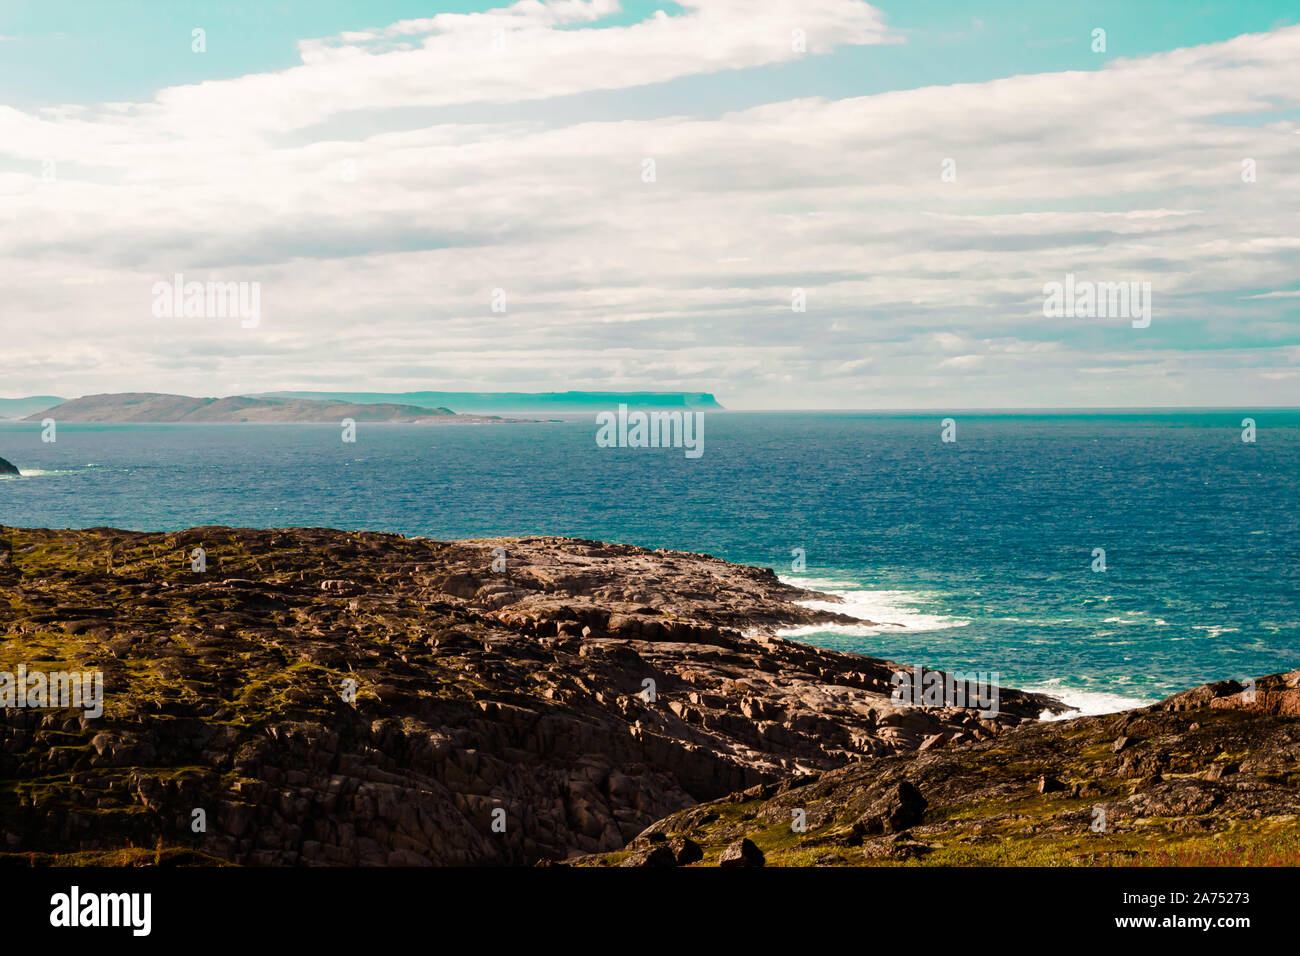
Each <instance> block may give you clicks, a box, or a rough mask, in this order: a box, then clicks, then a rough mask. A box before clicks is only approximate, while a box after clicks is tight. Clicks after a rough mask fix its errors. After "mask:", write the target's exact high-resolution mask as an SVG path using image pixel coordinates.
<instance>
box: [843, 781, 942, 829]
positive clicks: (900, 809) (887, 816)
mask: <svg viewBox="0 0 1300 956" xmlns="http://www.w3.org/2000/svg"><path fill="white" fill-rule="evenodd" d="M926 806H927V803H926V799H925V797H923V796H921V791H920V790H917V789H916V787H915V786H913V785H912V784H911V783H908V782H907V781H906V780H900V781H898V782H897V783H895V784H892V785H891V786H889V787H887V788H886V789H885V790H884V792H883V793H881V794H880V796H878V797H876V799H875V800H873V801H872V802H871V804H870V805H869V806H868V807H867V809H866V810H865V811H864V812H863V813H862V815H861V816H860V817H858V819H857V823H856V824H855V829H857V830H858V831H859V832H861V833H899V832H901V831H903V830H907V829H910V828H911V827H914V826H916V825H917V824H918V823H920V822H921V817H922V816H924V815H925V808H926Z"/></svg>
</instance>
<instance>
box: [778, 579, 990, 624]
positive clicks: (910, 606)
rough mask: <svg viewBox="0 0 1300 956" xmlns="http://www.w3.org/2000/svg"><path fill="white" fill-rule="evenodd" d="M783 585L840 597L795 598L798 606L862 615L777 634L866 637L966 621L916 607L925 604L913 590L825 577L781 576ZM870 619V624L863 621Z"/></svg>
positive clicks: (922, 598) (965, 622) (921, 595)
mask: <svg viewBox="0 0 1300 956" xmlns="http://www.w3.org/2000/svg"><path fill="white" fill-rule="evenodd" d="M781 581H783V582H784V583H785V584H792V585H794V586H795V587H800V588H807V589H809V590H812V591H821V592H822V593H824V594H828V595H833V596H835V597H838V598H840V599H841V600H839V601H833V600H827V601H818V600H812V601H798V602H796V603H798V604H799V606H800V607H806V608H811V609H812V610H815V611H832V612H834V613H837V614H848V615H849V616H850V617H857V618H862V619H863V623H862V624H806V625H802V626H800V627H790V628H784V629H782V630H780V631H778V632H777V636H779V637H801V636H804V635H807V634H827V633H831V634H844V635H848V636H856V637H867V636H871V635H874V634H882V633H887V632H896V631H899V630H905V631H937V630H942V629H943V628H949V627H965V626H966V625H967V624H969V623H970V621H967V620H962V619H961V618H953V617H945V616H943V615H941V614H931V613H927V612H925V611H921V610H918V608H917V605H921V604H924V603H926V596H925V595H924V594H921V593H919V592H915V591H872V590H868V589H865V588H858V587H853V583H854V582H852V581H843V580H837V579H828V578H786V577H783V578H781ZM867 622H873V623H867Z"/></svg>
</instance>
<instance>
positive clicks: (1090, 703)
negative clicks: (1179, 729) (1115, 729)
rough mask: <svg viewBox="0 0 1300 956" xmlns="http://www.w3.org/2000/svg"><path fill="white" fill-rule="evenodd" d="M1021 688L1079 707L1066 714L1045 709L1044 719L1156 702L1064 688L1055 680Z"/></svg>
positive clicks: (1122, 708) (1108, 712)
mask: <svg viewBox="0 0 1300 956" xmlns="http://www.w3.org/2000/svg"><path fill="white" fill-rule="evenodd" d="M1019 689H1020V690H1023V691H1027V692H1029V693H1031V694H1046V695H1047V696H1048V697H1055V698H1056V699H1057V700H1059V701H1060V702H1061V703H1063V704H1066V705H1067V706H1069V707H1074V708H1077V709H1075V710H1067V711H1066V712H1065V713H1064V714H1053V713H1050V712H1048V711H1043V713H1042V715H1041V717H1040V719H1042V720H1072V719H1074V718H1075V717H1091V716H1093V715H1096V714H1118V713H1120V712H1121V711H1125V710H1133V709H1134V708H1135V707H1146V706H1148V705H1150V704H1154V703H1155V700H1142V699H1139V698H1136V697H1125V696H1124V695H1122V694H1110V693H1107V692H1105V691H1097V690H1077V689H1076V688H1073V687H1064V688H1063V687H1059V686H1057V685H1056V682H1055V681H1048V682H1047V683H1045V684H1037V685H1034V684H1029V685H1021V686H1020V688H1019Z"/></svg>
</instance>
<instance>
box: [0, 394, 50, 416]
mask: <svg viewBox="0 0 1300 956" xmlns="http://www.w3.org/2000/svg"><path fill="white" fill-rule="evenodd" d="M63 401H67V399H63V398H59V396H57V395H31V396H29V397H27V398H0V420H3V419H20V418H25V417H27V416H28V415H30V414H32V412H39V411H41V410H42V409H44V408H50V407H52V406H54V405H57V404H59V402H63Z"/></svg>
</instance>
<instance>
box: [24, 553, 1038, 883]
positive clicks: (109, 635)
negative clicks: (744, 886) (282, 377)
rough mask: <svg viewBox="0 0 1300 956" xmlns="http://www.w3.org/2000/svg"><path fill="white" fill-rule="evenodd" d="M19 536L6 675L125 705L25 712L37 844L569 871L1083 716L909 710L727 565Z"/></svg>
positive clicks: (862, 665) (768, 588)
mask: <svg viewBox="0 0 1300 956" xmlns="http://www.w3.org/2000/svg"><path fill="white" fill-rule="evenodd" d="M0 539H3V540H5V541H6V542H7V543H8V545H9V549H8V553H9V555H10V559H9V561H8V562H7V563H6V564H5V565H4V566H3V567H0V597H3V598H4V600H0V627H2V628H3V634H4V635H5V638H4V644H3V648H0V650H2V651H3V655H2V656H0V667H7V668H9V669H11V670H12V669H14V668H15V667H16V666H17V665H18V664H19V663H22V664H25V665H26V666H27V667H28V668H29V669H31V670H36V669H38V668H47V669H51V670H54V669H57V670H73V669H75V670H79V671H100V672H102V673H103V675H104V695H105V701H104V714H103V716H102V717H99V718H91V717H88V716H86V715H85V714H84V713H82V712H80V711H77V710H71V709H63V710H51V709H45V710H37V709H27V708H22V707H7V708H5V721H4V722H3V725H0V774H2V775H3V777H4V779H5V780H6V781H8V783H9V789H7V790H6V792H5V795H4V796H3V797H0V836H2V837H3V841H4V847H3V849H4V850H6V851H8V852H9V853H14V854H22V858H23V859H24V861H26V860H28V859H36V860H38V861H39V860H52V859H54V854H75V855H77V856H76V858H77V859H92V860H96V861H102V860H103V859H105V857H104V855H105V854H108V855H109V857H108V859H110V861H118V860H122V859H133V857H132V856H131V854H133V853H139V852H143V851H133V850H130V849H129V848H131V847H137V848H138V847H148V848H150V850H149V851H148V855H149V856H150V858H152V856H153V855H154V854H155V853H157V854H162V853H184V854H188V856H186V857H185V858H186V859H201V858H211V859H221V860H229V861H234V862H238V863H246V864H262V865H281V864H313V865H316V864H319V865H331V864H334V865H355V864H391V865H426V864H528V863H533V862H536V861H541V860H562V859H564V858H567V857H571V856H577V855H582V854H593V853H601V852H609V851H615V850H619V849H621V848H622V847H624V846H625V844H627V842H628V841H629V840H631V839H632V838H633V837H635V836H636V835H637V834H639V833H641V832H642V831H644V830H646V829H647V828H648V827H651V825H653V824H655V823H656V821H659V820H661V819H662V818H664V817H666V816H668V815H670V814H673V813H674V812H676V811H680V810H682V809H684V808H689V807H692V806H694V805H696V804H697V803H699V802H700V801H710V800H715V799H717V798H720V797H724V796H725V795H727V794H730V793H732V792H734V791H742V790H746V789H747V788H751V789H752V788H753V787H756V786H758V787H763V786H776V785H778V783H780V782H782V781H785V782H788V781H791V780H802V779H805V778H806V777H807V775H809V774H814V775H815V774H817V773H819V772H823V771H827V770H830V769H832V768H836V767H841V766H843V765H844V764H846V763H851V762H853V761H861V760H866V759H869V758H876V759H879V758H882V757H887V756H888V755H891V754H898V753H901V752H906V751H909V750H912V749H914V748H916V747H918V746H920V745H921V744H922V743H925V742H926V741H929V745H928V746H927V749H926V751H925V752H926V753H927V754H929V755H941V754H943V753H945V752H947V751H948V750H950V749H952V748H956V747H960V746H962V745H963V743H974V742H980V741H988V740H990V739H994V738H996V737H997V736H998V735H1001V734H1003V733H1004V732H1005V731H1006V730H1007V729H1008V728H1014V727H1018V726H1020V725H1021V724H1023V723H1027V722H1033V720H1034V718H1036V717H1037V716H1038V715H1039V714H1040V713H1041V712H1042V711H1043V710H1051V709H1055V710H1060V709H1061V705H1060V704H1059V703H1057V702H1055V701H1053V700H1051V699H1050V698H1046V697H1042V696H1040V695H1033V694H1025V693H1020V692H1017V691H1013V690H1009V689H1004V690H1002V692H1001V708H1000V711H999V712H998V714H997V715H996V716H993V717H991V718H990V717H986V716H983V715H981V714H980V713H979V712H977V711H974V710H969V709H965V708H962V707H958V706H939V707H917V708H908V707H904V706H902V705H900V704H898V703H896V702H894V701H892V700H891V699H890V691H891V682H890V678H891V675H892V674H893V673H894V672H895V671H896V670H897V669H898V668H897V666H896V665H893V664H891V663H889V662H887V661H881V660H876V659H872V658H866V657H859V656H856V655H851V654H842V653H836V652H833V651H827V650H821V649H818V648H814V647H810V646H806V645H803V644H799V643H796V642H792V641H786V640H781V639H779V638H775V637H772V636H771V632H772V630H773V629H775V628H778V627H783V626H789V625H799V624H813V623H824V622H831V621H837V620H839V621H846V620H853V619H852V618H848V617H845V616H844V615H838V614H834V613H828V612H825V611H817V610H811V609H809V608H807V607H804V606H802V605H801V604H800V603H798V602H801V601H804V600H807V599H809V598H812V597H814V596H817V597H823V596H822V595H814V594H813V593H812V592H807V591H803V590H801V589H799V588H795V587H791V586H789V585H786V584H783V583H782V582H780V581H779V580H778V579H777V578H776V576H775V575H774V574H773V573H772V572H771V571H769V570H765V569H759V568H749V567H742V566H737V565H733V564H729V563H727V562H725V561H721V560H719V559H717V558H713V557H710V556H708V555H700V554H688V553H683V552H672V551H646V550H643V549H639V548H634V547H628V546H622V545H610V544H602V543H600V542H596V541H581V540H573V539H561V538H527V539H497V540H484V541H462V542H438V541H429V540H420V539H408V538H403V537H400V536H397V535H384V534H369V533H348V532H341V531H329V530H324V529H291V530H269V531H255V530H240V529H229V528H194V529H190V530H188V531H184V532H178V533H173V534H143V533H133V532H126V531H114V530H110V529H91V530H86V531H34V530H26V529H0ZM200 569H201V570H200ZM56 665H57V666H56ZM196 811H201V813H200V812H196ZM200 818H202V821H203V824H204V826H203V828H202V829H196V827H197V825H198V821H199V819H200ZM154 848H157V849H154ZM647 849H648V847H647ZM696 849H697V850H698V847H697V848H696ZM30 854H35V856H34V857H31V856H30ZM124 854H125V857H124V856H123V855H124ZM683 854H685V857H690V856H691V855H692V854H691V853H690V848H689V847H688V846H687V845H686V844H682V845H681V850H680V852H679V851H678V850H673V854H672V855H673V859H674V861H678V860H679V859H684V858H685V857H684V856H683ZM656 859H657V860H658V861H659V862H660V863H662V862H663V861H664V859H665V858H664V855H663V854H662V853H661V854H658V856H657V857H656ZM715 859H716V857H715ZM647 865H657V864H656V863H647Z"/></svg>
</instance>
